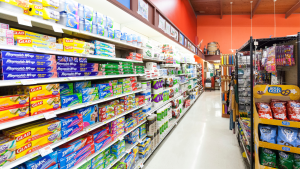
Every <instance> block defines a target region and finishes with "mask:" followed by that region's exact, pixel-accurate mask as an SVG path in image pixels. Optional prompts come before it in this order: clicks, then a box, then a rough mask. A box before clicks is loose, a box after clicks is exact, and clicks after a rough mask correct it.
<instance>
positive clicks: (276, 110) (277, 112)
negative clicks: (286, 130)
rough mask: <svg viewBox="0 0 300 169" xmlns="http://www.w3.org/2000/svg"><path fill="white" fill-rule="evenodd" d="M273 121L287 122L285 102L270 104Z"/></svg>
mask: <svg viewBox="0 0 300 169" xmlns="http://www.w3.org/2000/svg"><path fill="white" fill-rule="evenodd" d="M271 109H272V111H273V116H274V119H278V120H288V119H287V116H286V102H279V101H276V102H271Z"/></svg>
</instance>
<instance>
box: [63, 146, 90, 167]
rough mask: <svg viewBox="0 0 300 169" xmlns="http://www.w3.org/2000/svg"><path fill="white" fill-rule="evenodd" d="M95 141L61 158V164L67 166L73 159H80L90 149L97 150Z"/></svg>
mask: <svg viewBox="0 0 300 169" xmlns="http://www.w3.org/2000/svg"><path fill="white" fill-rule="evenodd" d="M93 147H94V145H93V142H92V143H89V144H87V145H85V146H84V147H82V148H81V149H79V150H77V151H74V152H72V153H70V154H68V155H67V156H65V157H62V158H60V159H59V164H60V166H66V165H67V164H69V163H70V162H71V161H72V160H76V161H78V159H79V158H80V157H81V156H82V155H84V154H85V153H86V152H88V151H91V152H93V153H94V152H95V150H93ZM91 152H90V153H91Z"/></svg>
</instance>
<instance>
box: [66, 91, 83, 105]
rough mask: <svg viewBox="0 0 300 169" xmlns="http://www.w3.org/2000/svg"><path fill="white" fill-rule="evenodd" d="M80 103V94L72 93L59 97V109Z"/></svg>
mask: <svg viewBox="0 0 300 169" xmlns="http://www.w3.org/2000/svg"><path fill="white" fill-rule="evenodd" d="M81 103H82V94H81V93H74V94H68V95H62V96H61V107H62V108H65V107H70V106H74V105H77V104H81Z"/></svg>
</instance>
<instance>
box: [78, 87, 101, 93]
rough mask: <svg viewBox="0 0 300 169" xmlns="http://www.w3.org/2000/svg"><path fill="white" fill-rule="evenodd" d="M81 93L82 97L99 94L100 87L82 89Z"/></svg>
mask: <svg viewBox="0 0 300 169" xmlns="http://www.w3.org/2000/svg"><path fill="white" fill-rule="evenodd" d="M93 86H94V85H93ZM79 93H82V95H91V94H98V87H88V88H82V89H79Z"/></svg>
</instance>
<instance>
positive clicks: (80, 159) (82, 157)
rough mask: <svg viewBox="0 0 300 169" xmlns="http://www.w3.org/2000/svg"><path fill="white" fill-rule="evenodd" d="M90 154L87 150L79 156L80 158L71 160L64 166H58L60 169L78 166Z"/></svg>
mask: <svg viewBox="0 0 300 169" xmlns="http://www.w3.org/2000/svg"><path fill="white" fill-rule="evenodd" d="M91 154H92V151H91V150H88V151H87V152H86V153H84V154H83V155H81V156H80V157H78V158H76V159H73V160H71V161H70V162H69V163H67V164H65V165H60V169H70V168H72V167H74V166H76V165H78V164H79V163H81V162H82V161H83V160H85V159H86V158H87V157H88V156H90V155H91Z"/></svg>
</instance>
